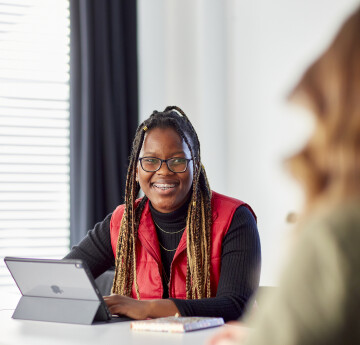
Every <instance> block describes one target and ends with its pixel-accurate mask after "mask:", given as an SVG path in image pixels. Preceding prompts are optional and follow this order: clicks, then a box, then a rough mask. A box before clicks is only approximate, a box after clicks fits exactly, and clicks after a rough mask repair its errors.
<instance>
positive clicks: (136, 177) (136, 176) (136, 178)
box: [135, 166, 139, 182]
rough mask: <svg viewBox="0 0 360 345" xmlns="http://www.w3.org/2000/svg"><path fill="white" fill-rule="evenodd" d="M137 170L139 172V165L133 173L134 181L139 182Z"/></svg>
mask: <svg viewBox="0 0 360 345" xmlns="http://www.w3.org/2000/svg"><path fill="white" fill-rule="evenodd" d="M138 172H139V166H137V167H136V175H135V181H136V182H139V174H138Z"/></svg>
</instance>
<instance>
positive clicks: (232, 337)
mask: <svg viewBox="0 0 360 345" xmlns="http://www.w3.org/2000/svg"><path fill="white" fill-rule="evenodd" d="M247 334H248V328H246V327H244V326H243V324H242V323H241V322H237V321H234V322H229V323H227V324H226V325H225V326H224V327H223V328H222V329H221V330H220V331H219V332H218V333H216V334H215V335H213V336H212V337H211V338H210V339H209V340H208V341H207V342H206V345H239V344H241V343H242V342H243V341H244V340H245V339H246V336H247Z"/></svg>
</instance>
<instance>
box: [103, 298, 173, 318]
mask: <svg viewBox="0 0 360 345" xmlns="http://www.w3.org/2000/svg"><path fill="white" fill-rule="evenodd" d="M104 300H105V303H106V304H107V306H108V308H109V310H110V313H111V314H113V315H115V314H119V315H124V316H127V317H130V318H132V319H136V320H144V319H147V318H149V317H151V318H155V317H165V316H174V315H175V314H176V313H179V310H178V309H177V307H176V305H175V303H174V302H173V301H171V300H168V299H163V300H162V299H158V300H157V299H155V300H145V301H139V300H137V299H134V298H131V297H127V296H121V295H111V296H104Z"/></svg>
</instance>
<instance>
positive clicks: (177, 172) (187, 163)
mask: <svg viewBox="0 0 360 345" xmlns="http://www.w3.org/2000/svg"><path fill="white" fill-rule="evenodd" d="M144 158H155V159H158V160H159V161H160V162H161V164H160V166H159V168H157V169H156V170H145V169H144V168H143V166H142V160H143V159H144ZM176 158H181V159H185V160H186V168H185V170H184V171H173V170H172V169H171V168H170V167H169V164H168V161H169V160H171V159H176ZM190 161H192V158H184V157H171V158H168V159H161V158H157V157H141V158H139V162H140V166H141V169H142V170H144V171H146V172H156V171H158V170H160V169H161V167H162V165H163V163H164V162H165V163H166V166H167V168H168V169H169V170H170V171H171V172H173V173H175V174H182V173H184V172H186V170H187V169H188V166H189V162H190Z"/></svg>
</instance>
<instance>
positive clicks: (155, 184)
mask: <svg viewBox="0 0 360 345" xmlns="http://www.w3.org/2000/svg"><path fill="white" fill-rule="evenodd" d="M154 187H156V188H160V189H162V190H167V189H170V188H174V187H175V184H166V183H154Z"/></svg>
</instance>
